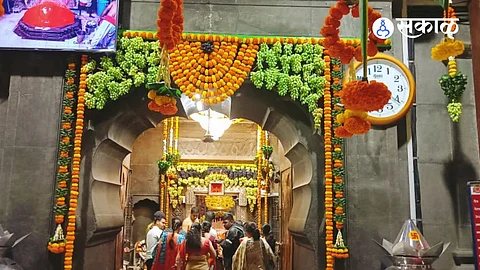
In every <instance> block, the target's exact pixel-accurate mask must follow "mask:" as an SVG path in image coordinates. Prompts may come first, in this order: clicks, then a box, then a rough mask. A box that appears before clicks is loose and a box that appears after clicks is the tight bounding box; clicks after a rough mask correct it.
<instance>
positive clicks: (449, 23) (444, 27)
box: [440, 18, 459, 38]
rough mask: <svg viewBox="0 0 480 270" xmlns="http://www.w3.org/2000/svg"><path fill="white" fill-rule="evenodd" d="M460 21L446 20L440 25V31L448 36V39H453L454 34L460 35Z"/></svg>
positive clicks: (454, 19) (456, 19) (455, 19)
mask: <svg viewBox="0 0 480 270" xmlns="http://www.w3.org/2000/svg"><path fill="white" fill-rule="evenodd" d="M458 20H459V19H458V18H448V19H444V21H443V23H442V24H440V31H442V33H444V34H445V35H447V37H449V38H453V34H456V33H458V24H457V22H458Z"/></svg>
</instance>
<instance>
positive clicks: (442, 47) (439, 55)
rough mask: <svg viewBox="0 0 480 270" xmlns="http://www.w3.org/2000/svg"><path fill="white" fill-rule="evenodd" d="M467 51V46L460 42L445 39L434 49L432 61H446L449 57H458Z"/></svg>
mask: <svg viewBox="0 0 480 270" xmlns="http://www.w3.org/2000/svg"><path fill="white" fill-rule="evenodd" d="M464 51H465V45H464V44H463V42H462V41H460V40H455V39H451V38H448V37H447V38H444V39H442V41H441V42H440V43H439V44H437V45H435V47H433V48H432V59H433V60H437V61H445V60H447V59H448V57H450V56H452V57H456V56H459V55H461V54H462V53H463V52H464Z"/></svg>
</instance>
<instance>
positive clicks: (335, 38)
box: [323, 36, 340, 47]
mask: <svg viewBox="0 0 480 270" xmlns="http://www.w3.org/2000/svg"><path fill="white" fill-rule="evenodd" d="M339 40H340V37H339V36H328V37H326V38H325V40H324V41H323V46H325V47H331V46H333V45H335V43H337V41H339Z"/></svg>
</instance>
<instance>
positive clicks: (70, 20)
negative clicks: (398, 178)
mask: <svg viewBox="0 0 480 270" xmlns="http://www.w3.org/2000/svg"><path fill="white" fill-rule="evenodd" d="M330 4H332V5H331V6H330V7H328V13H326V14H325V16H323V17H322V19H321V20H320V23H319V25H318V27H316V29H317V28H318V29H317V30H316V32H317V34H315V35H311V36H306V35H305V36H296V35H295V33H293V32H292V34H291V35H259V34H249V33H236V34H226V33H227V32H225V31H218V33H214V31H204V32H194V31H190V29H188V28H186V27H185V26H184V23H185V20H186V17H185V15H184V5H185V4H184V3H183V1H182V0H161V1H160V6H159V9H158V11H157V16H156V17H157V18H156V21H152V25H153V24H155V25H156V26H155V28H157V30H156V31H151V30H141V29H140V30H135V29H118V32H116V33H115V38H114V39H115V43H116V51H115V53H96V54H94V53H84V52H82V53H81V54H73V55H70V56H69V58H68V61H67V63H66V64H65V66H66V68H65V72H64V74H63V85H62V93H61V94H62V97H61V98H62V104H61V113H60V116H59V117H60V118H59V123H58V129H59V130H58V135H59V136H58V140H56V142H55V143H56V150H57V152H58V153H57V156H56V159H55V162H56V165H55V166H56V167H55V169H56V171H55V179H52V183H53V184H52V185H54V186H55V188H54V195H53V206H52V207H51V209H49V211H51V212H52V213H53V219H52V224H51V226H50V227H51V228H50V230H49V231H48V237H44V238H45V239H44V240H45V250H48V254H49V256H50V257H49V260H50V261H51V263H52V265H54V266H55V269H57V268H58V269H94V268H95V267H96V265H94V264H95V260H93V259H91V258H93V257H94V256H93V255H92V254H96V252H97V251H96V249H95V248H98V250H107V249H109V250H113V252H112V253H110V255H112V254H113V255H114V256H113V255H112V257H115V263H114V264H115V267H119V266H120V264H122V267H125V268H124V269H144V267H145V266H146V265H147V261H148V260H149V259H152V258H148V255H147V254H148V252H151V251H149V250H147V244H148V243H147V240H146V238H147V237H146V233H145V232H147V233H148V231H149V230H150V229H151V228H152V225H155V220H154V218H153V217H154V213H155V212H157V211H161V212H163V213H164V214H165V224H166V226H167V228H166V229H168V228H170V229H174V228H173V225H172V221H174V219H175V218H179V219H181V220H185V219H187V218H189V217H190V214H191V213H193V212H192V209H194V208H196V209H198V221H199V222H202V221H204V220H206V218H207V217H206V214H207V212H213V213H214V215H215V218H213V220H212V221H211V223H212V227H213V228H214V229H215V230H216V232H217V239H216V240H217V241H219V242H221V241H222V240H224V239H225V237H226V233H227V230H226V229H225V227H224V224H223V218H224V217H225V215H227V214H232V215H233V216H234V219H235V220H236V221H237V222H238V226H244V222H254V223H255V224H256V227H257V228H259V229H260V228H262V226H263V225H265V224H269V225H270V226H271V231H272V235H274V237H275V240H276V241H274V244H273V252H275V254H276V255H278V256H276V259H277V261H275V264H276V267H277V269H300V268H299V267H304V266H305V267H307V268H308V269H325V270H334V269H350V268H348V267H351V264H350V261H349V260H350V259H351V258H352V257H354V261H355V262H359V264H358V265H360V266H359V267H364V265H367V263H366V264H361V263H363V262H364V261H366V259H364V257H365V254H364V253H362V252H364V251H363V250H362V249H363V247H362V246H359V244H358V243H363V242H365V241H366V240H365V239H364V238H362V237H363V235H362V234H361V233H359V231H362V230H368V228H366V229H364V228H363V227H362V228H359V227H360V225H361V226H365V224H364V223H366V222H365V221H362V222H357V223H356V219H361V218H362V217H360V216H361V214H362V213H363V212H361V211H360V210H358V209H361V207H362V203H364V204H365V203H372V201H373V200H381V201H382V202H383V200H385V201H387V202H386V203H385V204H386V205H388V207H390V208H392V205H393V203H392V202H391V201H388V198H387V199H385V198H381V199H378V198H379V196H378V192H377V193H375V192H376V190H375V189H380V188H379V186H381V185H380V184H378V185H377V184H376V182H374V181H375V180H377V178H388V177H392V175H394V174H395V172H396V171H395V172H393V173H392V172H391V171H389V170H390V169H389V168H390V167H393V165H391V164H390V163H388V164H390V165H389V166H390V167H387V166H386V165H385V166H383V164H384V163H385V164H386V162H387V161H391V160H393V159H394V158H395V161H396V162H397V161H398V160H401V161H402V162H403V160H402V158H401V157H400V155H397V156H395V155H393V154H392V155H390V154H389V153H384V152H382V151H383V149H386V148H388V147H390V148H391V149H390V148H389V149H390V150H392V149H394V151H397V152H398V153H400V152H401V151H404V152H406V153H408V160H407V161H405V164H404V163H402V162H400V161H398V162H397V163H398V164H400V165H398V164H397V163H396V165H398V166H399V167H400V166H404V167H406V168H407V167H408V173H409V174H408V177H406V178H408V181H409V182H408V183H407V182H405V183H404V184H398V185H399V187H397V186H396V184H397V183H393V184H392V182H393V180H392V182H388V181H387V180H384V182H382V185H383V186H394V187H393V188H398V190H400V189H401V188H403V189H404V190H407V191H408V192H409V196H411V198H410V199H411V200H410V201H409V203H410V205H409V206H410V214H411V215H410V217H411V218H412V220H413V219H414V218H413V217H416V218H418V220H420V224H421V220H422V217H421V203H420V202H419V199H418V198H419V195H418V192H419V189H420V188H421V187H420V182H419V180H418V179H419V177H418V166H417V165H418V164H417V163H416V162H417V160H418V156H415V157H414V156H413V155H416V153H417V151H418V149H417V146H416V141H415V139H412V136H416V135H415V134H414V133H415V131H416V129H415V128H412V126H411V125H412V121H413V122H414V124H413V125H415V118H414V117H416V114H415V113H414V116H411V111H412V108H415V106H416V99H417V92H419V91H420V90H419V91H417V86H416V85H417V83H416V81H417V80H416V78H415V74H414V68H412V67H411V66H410V65H409V61H411V60H410V59H409V55H408V53H409V52H408V50H407V52H405V51H404V52H403V53H405V54H406V56H404V59H400V58H399V56H398V55H399V53H394V49H395V46H397V45H396V44H393V41H395V36H393V37H391V36H389V37H382V36H381V35H380V34H378V31H377V30H379V29H380V30H382V29H383V28H379V27H378V24H380V23H384V22H385V19H386V18H387V17H386V16H385V14H382V12H381V11H380V8H378V7H376V8H374V7H373V6H370V5H369V4H368V1H366V0H360V1H347V0H338V1H334V2H331V3H330ZM2 5H3V4H2V1H1V0H0V17H1V16H2V15H3V14H2V13H3V12H4V11H3V10H2V9H3V7H2ZM115 7H116V6H115ZM104 8H106V7H104ZM442 8H443V10H444V14H443V17H442V16H439V19H438V20H440V21H442V22H443V24H442V25H441V26H440V30H439V31H440V32H441V33H442V38H441V40H439V42H438V43H437V44H436V45H435V46H433V47H431V48H430V47H429V48H428V53H429V55H430V56H429V58H431V60H434V61H436V62H435V63H437V64H438V65H442V64H443V65H444V66H445V70H446V72H445V74H444V75H442V76H439V77H438V80H437V81H436V82H435V84H436V85H437V86H436V87H437V88H438V90H439V91H440V90H441V91H442V92H443V94H444V96H445V100H446V102H445V104H442V106H443V107H442V113H444V114H445V116H446V118H447V119H449V121H448V125H450V124H451V125H453V127H457V126H455V125H457V124H458V123H460V122H461V119H462V117H461V116H462V112H463V109H464V108H468V109H471V108H470V106H472V105H471V104H466V103H465V99H462V98H463V96H464V93H465V91H466V90H467V89H468V87H467V85H468V77H467V75H466V74H469V73H467V72H466V71H465V72H463V71H462V70H460V69H461V68H462V65H461V64H459V60H458V59H459V58H461V57H462V56H463V55H464V54H465V51H466V50H467V48H468V46H467V45H466V44H465V43H464V42H463V41H461V40H459V39H457V38H456V34H457V32H455V29H457V28H456V27H459V26H458V25H457V24H455V25H453V24H451V23H449V22H451V21H454V22H456V21H457V17H456V11H455V9H454V7H453V6H452V3H444V5H442ZM39 14H40V15H39ZM49 14H57V15H58V16H55V18H56V19H55V20H50V15H49ZM9 15H10V13H9ZM36 15H38V16H36ZM89 15H90V16H91V14H89ZM52 16H53V15H52ZM102 16H103V15H102ZM105 16H106V15H105ZM18 17H19V20H18V23H17V24H16V25H15V28H14V29H13V31H14V32H15V33H16V34H17V35H18V36H20V37H21V38H23V39H35V38H39V37H42V38H44V39H45V40H47V41H65V40H71V39H74V38H75V37H77V35H78V34H77V31H76V30H78V28H79V27H80V28H81V27H83V26H82V25H81V24H82V22H83V21H82V20H79V18H80V17H82V18H83V19H85V15H81V12H80V14H78V13H76V12H74V11H72V10H70V9H68V8H66V7H65V6H64V5H61V4H58V3H56V2H48V1H47V2H39V3H35V5H32V7H31V8H30V9H28V10H27V11H25V12H22V14H21V16H20V14H19V16H18ZM93 17H95V16H93ZM390 17H391V16H390ZM440 17H441V18H440ZM210 19H211V18H210ZM89 20H91V18H90V19H89ZM351 20H354V22H355V25H354V27H352V26H348V27H350V28H355V29H356V30H355V31H353V32H352V31H350V32H349V34H348V36H347V35H345V34H343V33H342V31H344V29H346V27H345V25H346V24H347V22H351ZM99 21H100V20H99ZM312 21H313V19H312ZM440 21H436V22H440ZM0 22H1V21H0ZM100 23H101V22H98V24H99V26H100ZM209 23H211V21H210V22H209ZM383 25H384V24H382V26H383ZM95 27H96V26H95ZM104 27H106V26H105V25H104ZM184 28H186V29H184ZM210 28H212V27H210ZM357 28H358V29H357ZM384 30H385V29H383V30H382V31H384ZM417 30H418V29H417ZM457 30H458V29H457ZM418 31H420V30H418ZM418 31H417V32H418ZM105 32H108V31H107V30H105ZM352 33H358V35H353V34H352ZM85 34H86V33H84V35H85ZM402 34H403V33H402ZM443 34H445V35H443ZM399 35H400V34H399ZM403 41H404V43H405V44H408V42H407V41H406V40H403ZM72 42H73V41H72ZM395 42H396V41H395ZM399 43H400V42H399ZM398 46H399V45H398ZM402 46H403V45H402ZM410 64H411V63H410ZM440 68H442V67H441V66H440ZM442 70H443V69H442ZM424 84H425V83H424ZM442 92H439V95H440V94H441V93H442ZM440 96H441V95H440ZM0 98H1V97H0ZM442 98H444V97H443V96H442ZM445 100H443V101H445ZM0 105H1V104H0ZM468 109H467V110H465V111H468ZM415 112H416V111H415ZM412 117H413V118H412ZM412 119H413V120H412ZM450 122H451V123H450ZM408 125H410V126H408ZM404 126H405V127H404ZM392 128H394V129H395V136H396V137H395V138H393V137H388V132H392V131H391V130H392ZM452 130H453V131H452V133H454V134H455V136H459V134H460V132H459V131H458V130H457V128H452ZM380 132H381V135H378V134H379V133H380ZM397 133H398V134H400V135H398V134H397ZM412 134H413V135H412ZM370 136H371V137H370ZM374 136H377V137H374ZM372 138H374V139H372ZM378 138H380V139H378ZM385 138H387V139H385ZM377 144H378V145H380V144H382V147H383V148H381V149H380V147H378V149H377V148H375V147H374V146H376V145H377ZM452 144H453V143H452ZM347 145H348V147H347ZM392 145H393V146H392ZM374 148H375V149H374ZM404 148H405V149H404ZM372 149H373V150H372ZM456 150H457V152H454V151H451V152H453V153H457V154H458V153H459V152H458V151H460V150H458V149H456ZM392 151H393V150H392ZM392 151H391V152H392ZM373 152H375V153H374V154H375V155H374V154H372V153H373ZM377 152H378V153H377ZM397 152H395V153H397ZM352 153H353V154H352ZM401 153H402V154H403V152H401ZM347 156H348V157H353V158H352V159H349V158H347ZM371 156H374V157H371ZM392 156H393V157H394V158H393V157H392ZM362 158H364V159H369V162H370V163H368V164H369V165H368V166H370V167H368V166H366V165H365V166H363V163H362V162H361V161H359V160H361V159H362ZM405 159H406V158H405ZM352 160H353V161H352ZM385 160H387V161H385ZM407 163H408V164H407ZM372 164H373V165H372ZM0 165H1V164H0ZM382 166H383V167H382ZM0 168H1V167H0ZM462 168H463V167H462ZM362 170H371V174H372V175H371V176H369V177H365V176H362V177H363V178H366V179H359V178H362V177H360V176H357V175H356V173H357V172H359V171H362ZM349 171H350V172H352V173H351V174H349V173H348V172H349ZM385 171H388V173H389V174H390V175H385V174H381V173H384V172H385ZM392 171H393V169H392ZM465 171H467V170H465ZM410 173H411V174H410ZM380 174H381V175H380ZM359 175H360V174H359ZM472 175H474V174H473V173H472ZM352 179H353V181H355V184H356V186H354V187H353V188H350V191H349V181H352ZM367 180H368V181H369V182H368V183H367V182H362V181H367ZM379 181H380V180H379ZM359 183H363V184H359ZM365 183H367V184H365ZM372 183H373V184H372ZM359 186H360V187H359ZM356 188H358V192H357V190H356ZM393 188H392V189H393ZM403 189H402V190H403ZM372 190H374V191H372ZM398 190H394V192H393V193H395V192H396V193H395V194H394V195H392V196H395V200H398V201H400V199H401V198H399V197H400V195H398V194H400V192H399V191H398ZM404 190H403V191H404ZM407 191H405V192H404V193H408V192H407ZM362 192H364V193H365V194H366V195H362ZM352 193H355V194H353V195H352ZM397 193H398V194H397ZM371 194H377V195H375V196H373V195H371ZM382 194H383V193H382ZM382 194H381V195H382ZM385 194H386V195H385ZM385 194H383V195H385V197H388V196H390V194H387V193H385ZM402 194H403V193H402ZM397 195H398V196H397ZM351 196H354V201H353V202H352V201H350V199H351ZM361 196H364V197H361ZM367 197H368V198H367ZM365 198H367V199H365ZM372 198H373V199H372ZM362 199H363V200H362ZM392 200H393V199H392ZM401 203H403V201H402V202H401ZM404 206H405V207H407V206H408V205H406V203H405V205H404ZM385 207H387V206H385ZM390 208H388V209H390ZM354 211H356V212H355V213H352V212H354ZM362 211H363V210H362ZM397 212H399V213H400V212H401V211H397ZM404 212H406V211H404ZM351 213H352V214H351ZM374 215H375V217H376V216H377V215H378V213H374ZM398 216H401V217H402V218H403V212H402V213H401V214H398ZM388 218H391V219H393V218H392V217H391V216H389V217H388ZM395 218H397V216H395ZM152 221H153V223H152ZM193 221H195V220H193ZM376 222H377V223H380V222H379V221H376ZM389 222H393V221H391V220H389ZM402 223H403V220H402ZM413 223H414V221H408V222H406V223H405V224H406V225H404V228H402V230H401V235H403V234H405V235H408V236H409V237H413V236H415V239H413V238H411V240H412V241H413V242H414V243H417V242H418V243H423V242H422V241H423V240H422V239H421V237H423V235H422V233H423V232H421V230H422V229H421V225H418V221H415V223H417V225H415V224H413ZM359 224H360V225H359ZM389 225H391V224H389ZM155 226H156V225H155ZM349 226H351V227H350V228H349ZM390 227H391V226H390ZM390 227H389V228H390ZM351 228H353V229H351ZM354 230H355V232H356V234H354V233H352V231H354ZM378 230H380V229H378ZM0 232H1V231H0ZM169 232H170V231H169ZM369 232H370V231H369ZM182 233H186V232H182ZM374 233H376V232H374ZM371 234H372V233H371V232H370V234H368V236H370V235H371ZM366 235H367V234H366ZM412 235H413V236H412ZM365 237H366V236H365ZM402 237H404V236H402ZM105 239H107V240H105ZM358 239H361V240H358ZM412 241H410V242H412ZM404 242H405V243H406V242H407V241H406V240H398V239H397V240H396V241H395V245H404V244H405V243H404ZM157 244H158V243H157ZM384 244H385V243H384ZM407 244H408V243H407ZM407 244H405V245H407ZM410 244H411V243H410ZM107 245H108V247H106V246H107ZM392 245H393V244H392ZM412 245H413V244H412ZM159 246H160V245H159ZM442 247H443V245H442ZM383 248H384V249H385V250H387V251H388V252H390V253H391V254H390V255H392V256H393V257H395V256H397V257H402V259H404V260H409V262H410V257H408V256H406V255H405V253H402V252H400V253H398V252H394V251H393V250H392V249H391V248H390V247H385V246H383ZM408 248H413V249H415V247H414V246H408ZM85 250H88V252H85ZM421 250H422V252H423V251H425V250H427V251H428V250H430V247H428V246H422V249H421ZM416 251H418V250H416ZM427 251H425V252H427ZM418 252H420V251H418ZM45 253H46V251H45ZM433 253H434V254H435V256H436V257H435V258H434V259H435V260H436V259H437V258H438V257H439V256H440V255H441V254H442V252H440V251H439V250H435V252H433ZM433 253H432V254H433ZM159 254H160V253H159ZM219 254H221V252H219ZM359 254H362V255H361V256H360V255H359ZM355 256H356V257H355ZM417 257H418V258H421V259H422V260H424V259H425V260H427V261H428V258H427V257H428V256H424V254H423V253H422V254H421V256H420V255H419V256H417ZM85 258H89V259H85ZM120 258H121V259H120ZM432 258H433V257H432ZM219 259H220V260H221V259H222V258H221V257H220V258H219ZM395 259H396V258H395ZM434 259H432V262H433V261H434ZM120 261H122V262H121V263H120ZM412 261H415V260H413V259H412ZM394 264H400V263H399V262H397V261H394ZM411 264H412V265H414V264H415V262H413V263H411ZM102 265H103V264H102ZM105 265H107V264H105ZM368 265H373V263H371V262H368ZM128 267H130V268H128ZM315 267H316V268H315ZM369 267H370V266H369ZM307 268H305V269H307ZM352 269H353V268H352Z"/></svg>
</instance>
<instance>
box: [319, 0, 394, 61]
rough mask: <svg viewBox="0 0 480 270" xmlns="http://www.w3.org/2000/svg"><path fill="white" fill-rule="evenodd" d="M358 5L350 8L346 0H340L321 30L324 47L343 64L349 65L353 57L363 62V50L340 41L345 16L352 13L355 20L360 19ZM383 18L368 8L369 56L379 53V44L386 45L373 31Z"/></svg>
mask: <svg viewBox="0 0 480 270" xmlns="http://www.w3.org/2000/svg"><path fill="white" fill-rule="evenodd" d="M358 9H359V7H358V4H357V5H354V6H351V7H350V6H348V4H347V3H346V2H345V0H339V1H338V2H337V4H336V5H335V6H331V7H330V9H329V16H327V17H326V18H325V21H324V26H323V27H322V28H321V29H320V34H321V35H322V36H324V37H325V40H324V42H323V46H324V47H325V48H326V49H328V51H329V52H330V55H331V56H332V57H339V58H340V60H341V62H342V63H343V64H348V63H349V62H350V61H351V59H352V58H353V57H355V59H356V60H357V61H360V62H361V61H362V48H361V46H360V45H359V46H357V47H356V48H355V47H354V46H352V45H349V44H346V43H345V42H343V41H342V40H341V39H340V24H341V23H340V20H341V19H342V18H343V16H345V15H348V14H349V13H350V11H351V12H352V16H353V17H354V18H358V17H359V10H358ZM381 17H382V14H381V13H380V12H378V11H375V10H374V9H373V8H372V7H368V29H369V31H370V34H369V36H368V48H367V54H368V56H375V55H376V54H377V52H378V49H377V44H384V43H385V40H384V39H380V38H378V37H376V36H375V35H374V34H373V32H372V31H371V29H372V25H373V23H374V22H375V21H376V20H377V19H379V18H381Z"/></svg>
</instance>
